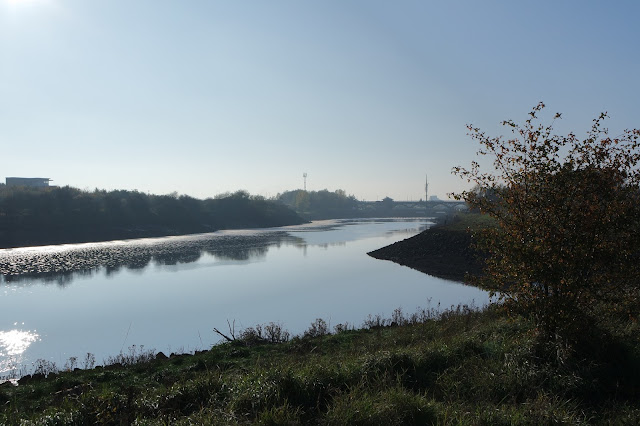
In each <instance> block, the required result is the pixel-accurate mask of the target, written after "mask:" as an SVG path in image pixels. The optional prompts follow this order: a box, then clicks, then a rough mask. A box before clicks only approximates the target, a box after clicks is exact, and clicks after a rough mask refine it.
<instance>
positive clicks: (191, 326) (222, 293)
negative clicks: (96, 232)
mask: <svg viewBox="0 0 640 426" xmlns="http://www.w3.org/2000/svg"><path fill="white" fill-rule="evenodd" d="M428 226H429V222H428V221H427V220H426V219H424V220H409V219H407V220H389V219H384V220H361V221H358V220H348V221H320V222H313V223H312V224H309V225H301V226H293V227H283V228H274V229H266V230H264V229H263V230H244V231H221V232H215V233H211V234H200V235H191V236H181V237H166V238H153V239H142V240H130V241H113V242H105V243H90V244H72V245H61V246H47V247H32V248H20V249H7V250H0V273H1V274H2V275H1V276H0V277H1V278H0V303H1V305H0V306H2V309H1V310H0V375H4V376H7V375H11V374H15V373H16V371H18V372H19V370H20V369H22V370H23V371H24V370H32V369H33V365H34V363H35V362H36V360H39V359H44V360H47V361H49V362H54V363H55V364H56V365H57V366H58V367H62V366H64V365H65V363H67V361H68V360H69V358H70V357H78V358H79V359H82V358H84V357H85V355H86V354H87V353H92V354H94V355H95V357H96V361H97V363H98V364H101V363H102V362H103V360H105V359H106V358H107V357H109V356H113V355H116V354H118V353H119V352H120V351H124V352H127V351H128V348H129V347H130V346H131V345H137V347H138V348H139V347H140V346H144V347H145V348H147V349H155V350H156V351H163V352H165V353H171V352H189V351H194V350H200V349H207V348H209V347H210V346H211V345H212V344H214V343H216V342H218V341H219V339H220V337H219V336H218V335H217V334H215V333H214V332H213V331H212V329H213V327H216V328H219V329H220V330H225V331H226V328H227V320H228V321H230V322H232V323H233V322H234V321H235V327H236V330H240V329H242V328H244V327H249V326H253V325H256V324H259V323H267V322H272V321H273V322H280V323H281V324H282V325H283V326H284V327H285V328H286V329H288V330H289V331H290V332H291V333H293V334H299V333H302V332H303V331H304V330H306V329H307V328H308V327H309V324H310V323H311V322H312V321H314V320H315V319H316V318H323V319H325V320H326V321H327V322H329V323H330V326H331V327H333V326H334V325H336V324H338V323H346V322H348V323H350V324H353V325H355V326H359V325H361V324H362V322H363V320H364V319H365V318H366V317H367V315H369V314H382V315H384V316H385V317H390V316H391V313H392V312H393V310H394V309H395V308H398V307H401V308H402V309H403V310H404V311H405V312H413V311H415V310H416V309H417V308H418V307H427V306H429V303H430V306H436V305H437V304H438V303H440V304H441V306H444V307H448V306H450V305H457V304H459V303H471V302H473V303H475V304H476V305H484V304H485V303H486V302H487V300H488V295H487V294H486V293H485V292H483V291H481V290H479V289H476V288H473V287H469V286H465V285H462V284H459V283H455V282H452V281H447V280H443V279H439V278H435V277H432V276H429V275H425V274H423V273H420V272H417V271H414V270H412V269H410V268H407V267H403V266H399V265H396V264H394V263H391V262H388V261H381V260H377V259H373V258H371V257H369V256H368V255H367V254H366V253H367V252H369V251H371V250H375V249H378V248H380V247H383V246H385V245H388V244H391V243H393V242H395V241H398V240H401V239H404V238H408V237H410V236H412V235H414V234H416V233H417V232H419V231H421V230H422V229H425V228H426V227H428ZM429 301H430V302H429Z"/></svg>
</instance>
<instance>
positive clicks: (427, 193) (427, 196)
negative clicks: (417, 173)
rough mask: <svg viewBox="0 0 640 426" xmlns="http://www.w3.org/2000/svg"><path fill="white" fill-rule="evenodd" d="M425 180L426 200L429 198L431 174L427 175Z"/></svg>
mask: <svg viewBox="0 0 640 426" xmlns="http://www.w3.org/2000/svg"><path fill="white" fill-rule="evenodd" d="M425 176H426V178H425V182H424V201H425V202H426V201H427V200H428V199H429V175H425Z"/></svg>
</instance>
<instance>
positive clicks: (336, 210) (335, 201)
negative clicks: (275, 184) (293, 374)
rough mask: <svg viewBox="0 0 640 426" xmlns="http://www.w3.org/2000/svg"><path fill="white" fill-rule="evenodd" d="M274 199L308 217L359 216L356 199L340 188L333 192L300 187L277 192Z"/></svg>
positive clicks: (312, 218) (334, 217) (311, 218)
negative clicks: (307, 189) (306, 189)
mask: <svg viewBox="0 0 640 426" xmlns="http://www.w3.org/2000/svg"><path fill="white" fill-rule="evenodd" d="M276 199H277V200H278V201H280V202H281V203H283V204H285V205H286V206H288V207H290V208H292V209H293V210H295V211H296V212H297V213H298V214H299V215H301V216H303V217H305V218H307V219H310V220H314V219H338V218H353V217H360V215H361V212H360V210H359V209H358V200H356V197H354V196H353V195H347V193H346V192H345V191H343V190H341V189H338V190H336V191H334V192H330V191H327V190H326V189H323V190H321V191H304V190H301V189H298V190H294V191H286V192H283V193H282V194H278V195H277V197H276Z"/></svg>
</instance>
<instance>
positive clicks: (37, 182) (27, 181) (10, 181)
mask: <svg viewBox="0 0 640 426" xmlns="http://www.w3.org/2000/svg"><path fill="white" fill-rule="evenodd" d="M50 181H51V179H49V178H23V177H8V178H7V186H29V187H32V188H46V187H48V186H49V182H50Z"/></svg>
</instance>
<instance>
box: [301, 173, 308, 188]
mask: <svg viewBox="0 0 640 426" xmlns="http://www.w3.org/2000/svg"><path fill="white" fill-rule="evenodd" d="M302 177H303V178H304V192H307V172H304V173H303V174H302Z"/></svg>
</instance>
